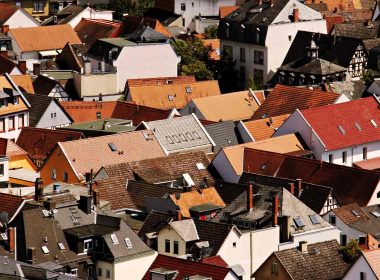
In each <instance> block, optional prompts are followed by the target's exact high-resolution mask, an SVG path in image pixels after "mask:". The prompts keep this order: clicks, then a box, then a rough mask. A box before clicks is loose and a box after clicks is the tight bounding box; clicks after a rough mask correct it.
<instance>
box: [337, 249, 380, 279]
mask: <svg viewBox="0 0 380 280" xmlns="http://www.w3.org/2000/svg"><path fill="white" fill-rule="evenodd" d="M379 260H380V249H377V250H371V251H362V252H361V255H360V257H359V258H358V259H357V260H356V261H355V263H354V264H353V265H352V266H351V268H350V269H349V270H348V271H347V272H346V275H345V276H344V277H343V278H342V279H343V280H377V279H380V269H379Z"/></svg>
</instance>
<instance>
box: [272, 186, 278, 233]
mask: <svg viewBox="0 0 380 280" xmlns="http://www.w3.org/2000/svg"><path fill="white" fill-rule="evenodd" d="M272 213H273V221H272V226H274V227H275V226H277V225H278V194H277V193H276V194H275V195H274V196H273V201H272Z"/></svg>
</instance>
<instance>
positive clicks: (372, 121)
mask: <svg viewBox="0 0 380 280" xmlns="http://www.w3.org/2000/svg"><path fill="white" fill-rule="evenodd" d="M371 124H372V125H373V126H374V127H377V123H376V122H375V121H374V120H372V119H371Z"/></svg>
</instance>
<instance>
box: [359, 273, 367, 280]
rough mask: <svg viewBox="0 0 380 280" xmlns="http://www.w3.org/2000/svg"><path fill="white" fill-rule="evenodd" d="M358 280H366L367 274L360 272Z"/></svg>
mask: <svg viewBox="0 0 380 280" xmlns="http://www.w3.org/2000/svg"><path fill="white" fill-rule="evenodd" d="M360 280H367V273H365V272H360Z"/></svg>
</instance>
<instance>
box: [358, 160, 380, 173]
mask: <svg viewBox="0 0 380 280" xmlns="http://www.w3.org/2000/svg"><path fill="white" fill-rule="evenodd" d="M353 166H355V167H359V168H362V169H367V170H380V157H377V158H372V159H369V160H362V161H357V162H354V163H353Z"/></svg>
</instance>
